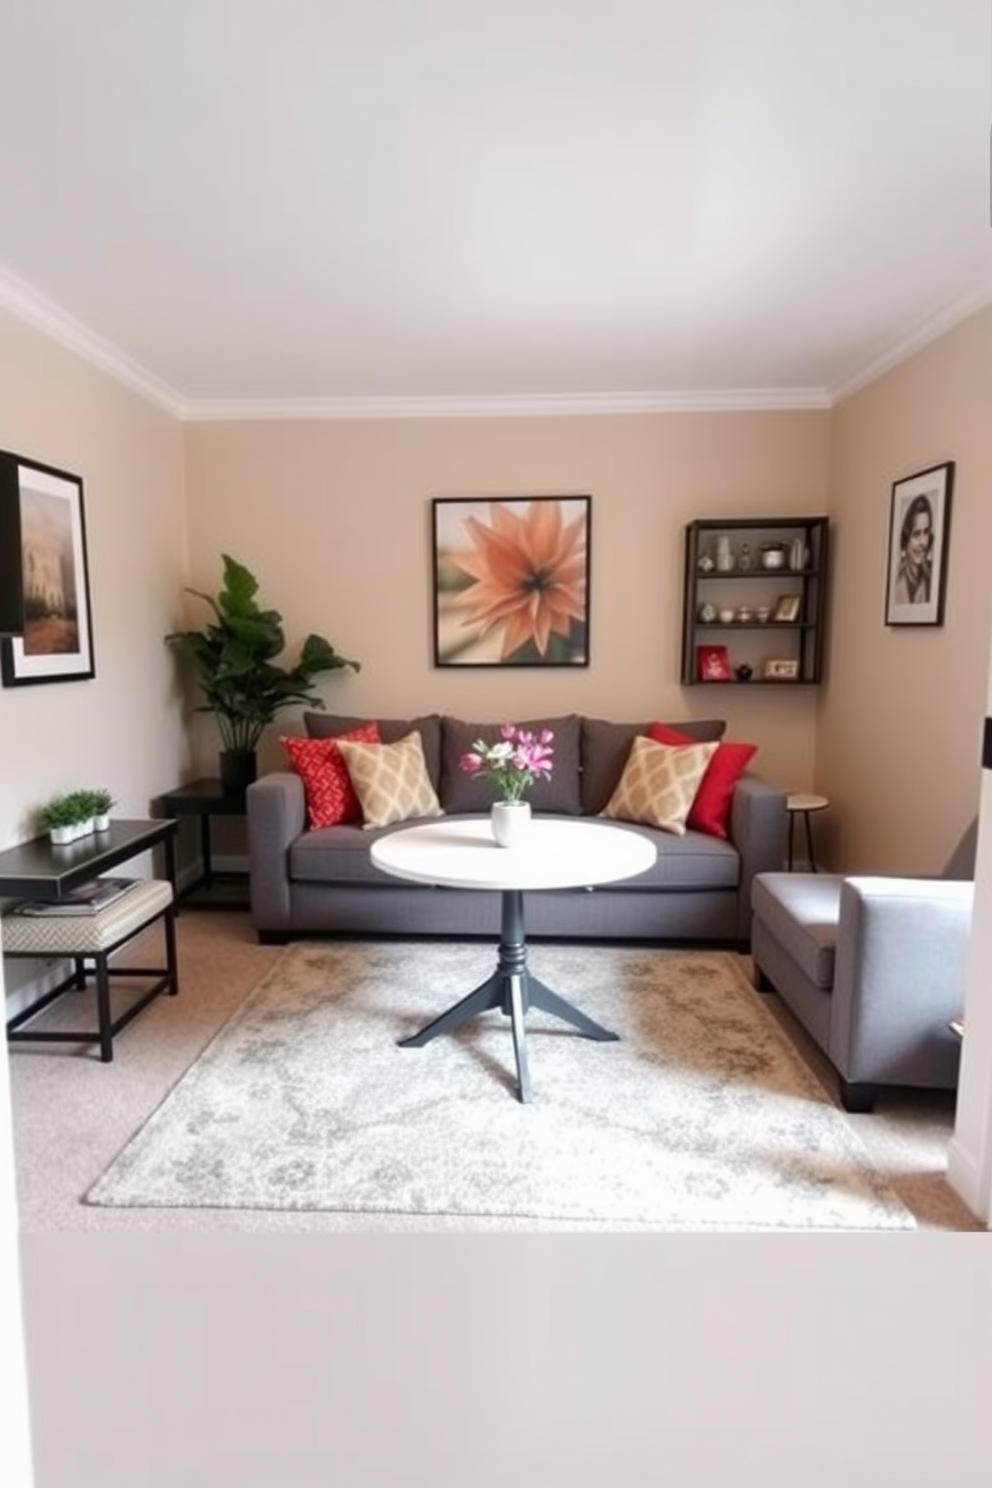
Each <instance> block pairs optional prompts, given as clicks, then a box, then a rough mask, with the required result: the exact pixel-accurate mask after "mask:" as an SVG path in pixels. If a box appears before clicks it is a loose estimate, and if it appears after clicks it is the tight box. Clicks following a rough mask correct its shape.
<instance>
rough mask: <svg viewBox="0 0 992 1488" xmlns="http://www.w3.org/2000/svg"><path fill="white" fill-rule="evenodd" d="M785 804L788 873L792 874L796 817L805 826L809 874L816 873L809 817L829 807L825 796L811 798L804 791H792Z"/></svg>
mask: <svg viewBox="0 0 992 1488" xmlns="http://www.w3.org/2000/svg"><path fill="white" fill-rule="evenodd" d="M785 804H786V808H787V810H788V812H789V872H790V873H791V872H792V863H793V853H792V844H793V837H794V835H795V825H796V817H797V816H801V817H802V819H803V821H804V823H805V825H806V853H807V855H808V857H809V866H810V872H811V873H816V872H818V871H819V870H818V869H817V866H816V858H815V857H814V856H813V828H812V824H811V822H810V817H811V816H812V814H813V812H814V811H825V810H826V808H827V807H828V806H829V805H830V802H829V801H828V800H827V798H826V796H811V795H808V794H806V793H805V792H804V791H793V792H792V793H791V794H790V795H789V796H787V797H786V801H785Z"/></svg>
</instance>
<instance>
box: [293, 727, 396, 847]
mask: <svg viewBox="0 0 992 1488" xmlns="http://www.w3.org/2000/svg"><path fill="white" fill-rule="evenodd" d="M343 737H344V738H347V739H353V740H355V741H356V742H357V743H360V744H378V743H379V730H378V729H377V728H376V726H375V724H374V723H366V724H363V725H362V726H361V727H360V728H356V729H349V731H348V733H347V734H345V735H343ZM279 742H280V744H281V745H282V746H283V748H284V749H285V751H286V753H287V755H288V756H289V762H290V764H291V765H292V766H293V769H294V770H295V771H296V773H297V775H299V777H300V779H301V780H302V781H303V791H304V795H305V796H306V803H307V822H308V824H309V826H310V828H311V830H316V829H317V828H319V827H333V826H335V825H336V823H338V822H345V821H361V819H362V804H361V802H360V801H359V799H358V797H357V796H356V795H355V787H354V786H353V785H352V783H351V776H350V775H349V774H348V767H347V765H346V764H345V762H344V760H343V759H342V757H341V750H340V748H339V747H338V741H337V739H300V738H297V737H296V736H294V735H289V734H282V735H280V739H279Z"/></svg>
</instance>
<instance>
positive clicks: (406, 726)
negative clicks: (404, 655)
mask: <svg viewBox="0 0 992 1488" xmlns="http://www.w3.org/2000/svg"><path fill="white" fill-rule="evenodd" d="M368 723H374V724H375V725H376V727H377V728H378V730H379V738H380V739H381V740H382V742H383V744H395V743H396V741H397V740H398V739H404V738H406V736H407V734H412V733H414V732H416V733H418V734H419V735H420V743H421V747H422V748H423V751H424V763H425V764H426V766H427V774H428V776H429V778H430V782H431V785H432V786H433V787H434V789H435V791H436V790H437V788H438V783H439V781H440V778H441V717H440V714H438V713H425V714H423V715H422V716H421V717H419V718H375V719H369V718H350V717H348V716H347V715H346V714H344V713H317V712H306V713H304V715H303V725H304V727H305V728H306V731H307V733H308V734H309V735H310V737H311V739H334V738H337V736H338V735H339V734H346V733H348V732H349V731H350V730H351V729H355V728H359V727H360V726H361V725H362V724H368Z"/></svg>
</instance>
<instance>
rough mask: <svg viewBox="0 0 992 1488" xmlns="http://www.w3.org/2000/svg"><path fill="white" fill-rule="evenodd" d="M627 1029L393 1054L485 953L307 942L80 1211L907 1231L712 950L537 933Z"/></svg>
mask: <svg viewBox="0 0 992 1488" xmlns="http://www.w3.org/2000/svg"><path fill="white" fill-rule="evenodd" d="M529 956H530V965H531V969H532V971H533V972H534V974H535V975H536V976H538V977H540V978H541V979H542V980H543V981H544V982H546V983H547V984H548V985H549V986H551V987H552V988H553V989H554V990H555V991H557V992H559V993H561V995H562V996H564V997H566V998H568V999H569V1000H570V1001H573V1002H575V1003H576V1004H577V1005H578V1006H579V1007H580V1008H581V1009H582V1010H583V1011H584V1012H586V1013H588V1014H589V1015H590V1016H591V1017H592V1018H595V1019H596V1020H598V1021H599V1022H602V1023H603V1024H605V1025H606V1026H607V1027H609V1028H611V1029H613V1030H614V1031H616V1032H617V1033H619V1034H620V1042H618V1043H605V1044H604V1043H594V1042H591V1041H590V1040H588V1039H584V1038H582V1037H581V1036H579V1035H578V1034H577V1033H576V1032H574V1031H573V1030H572V1029H570V1028H569V1027H568V1026H567V1025H565V1024H563V1023H561V1022H559V1021H558V1020H557V1019H555V1018H553V1017H550V1016H549V1015H548V1014H545V1013H540V1012H531V1013H529V1014H528V1018H527V1029H528V1036H527V1043H528V1052H529V1057H530V1068H531V1078H532V1082H533V1087H534V1099H533V1102H532V1103H530V1104H528V1105H522V1104H521V1103H520V1102H519V1101H518V1100H517V1099H516V1096H515V1090H516V1075H515V1065H514V1060H513V1044H512V1038H511V1034H510V1028H509V1020H508V1019H506V1018H504V1016H503V1015H502V1014H501V1013H500V1012H499V1011H493V1012H488V1013H485V1014H484V1015H482V1017H480V1018H476V1019H475V1020H474V1021H473V1022H471V1023H469V1024H466V1025H465V1026H463V1028H461V1029H460V1030H459V1031H458V1032H457V1033H456V1034H454V1035H448V1036H443V1037H441V1038H438V1039H435V1040H434V1041H433V1042H432V1043H430V1044H428V1045H426V1046H425V1047H424V1048H421V1049H400V1048H398V1047H397V1040H398V1039H401V1038H404V1037H406V1036H408V1035H409V1034H411V1033H414V1032H416V1031H417V1029H419V1028H420V1027H422V1026H423V1025H424V1024H425V1023H427V1022H429V1021H430V1020H431V1019H432V1018H433V1017H435V1016H436V1015H437V1014H438V1013H439V1012H441V1011H443V1010H444V1009H445V1008H447V1007H448V1006H449V1005H450V1004H451V1003H453V1002H456V1001H457V1000H458V999H459V998H460V997H461V996H463V995H464V994H465V993H466V992H468V991H470V990H471V989H472V988H473V987H474V986H476V985H477V984H478V983H479V982H481V981H482V980H484V978H485V977H486V976H488V974H489V973H490V971H491V970H492V969H493V968H494V966H495V948H494V947H489V946H487V945H485V944H481V943H471V944H449V943H438V942H422V943H416V944H398V943H380V944H365V943H362V944H356V943H352V942H349V943H344V944H334V945H294V946H290V947H288V948H287V950H286V952H285V954H284V955H283V956H282V957H281V958H280V960H279V962H278V964H277V965H276V967H275V968H274V969H273V970H272V971H271V972H270V973H269V975H268V976H267V977H266V978H265V980H264V981H263V982H262V983H261V984H260V985H259V986H258V987H257V988H256V989H255V991H254V992H253V993H252V994H251V995H250V996H249V997H248V998H247V999H246V1001H245V1003H244V1004H243V1006H242V1007H241V1008H240V1009H239V1011H238V1012H237V1013H236V1014H235V1015H234V1016H233V1017H232V1018H231V1019H230V1021H229V1022H228V1023H227V1024H226V1026H225V1027H224V1028H222V1029H221V1030H220V1032H219V1033H218V1034H217V1035H216V1037H215V1038H214V1040H213V1041H212V1043H211V1044H210V1045H209V1046H208V1047H207V1049H206V1050H205V1051H204V1053H203V1054H202V1055H201V1056H200V1058H199V1059H197V1060H196V1062H195V1063H194V1064H193V1065H192V1066H191V1067H190V1069H189V1070H188V1072H187V1073H186V1075H184V1077H183V1078H182V1080H181V1081H180V1082H179V1084H178V1085H177V1086H176V1087H175V1088H174V1090H173V1091H172V1092H171V1093H170V1094H169V1095H168V1096H167V1098H166V1099H165V1101H164V1102H163V1103H162V1105H161V1106H160V1107H159V1108H158V1110H157V1111H156V1112H155V1113H154V1114H153V1115H152V1116H151V1118H150V1119H149V1120H148V1122H147V1123H146V1124H145V1126H144V1127H143V1128H142V1130H141V1131H140V1132H139V1133H138V1134H137V1136H136V1137H135V1138H134V1139H133V1140H132V1141H131V1142H130V1144H129V1145H128V1146H127V1147H126V1148H125V1149H124V1151H123V1152H122V1153H121V1154H120V1155H119V1157H118V1158H117V1159H116V1160H115V1161H114V1163H113V1164H112V1165H111V1167H110V1168H109V1169H108V1171H107V1172H106V1173H105V1174H104V1176H103V1177H102V1178H101V1179H100V1180H99V1181H98V1182H97V1183H96V1184H95V1185H94V1187H93V1188H92V1189H91V1190H90V1192H89V1193H88V1194H87V1196H86V1198H87V1202H89V1203H91V1204H104V1205H117V1206H166V1207H176V1208H185V1207H197V1208H200V1207H207V1208H224V1209H229V1208H255V1209H259V1208H261V1209H295V1210H339V1211H348V1212H356V1211H366V1212H368V1211H374V1212H378V1213H397V1214H425V1215H426V1214H443V1215H465V1216H469V1215H473V1216H476V1215H488V1216H503V1217H513V1218H531V1219H534V1220H542V1221H550V1222H556V1221H557V1222H573V1223H574V1222H582V1223H588V1222H594V1223H596V1224H598V1225H602V1226H605V1227H609V1226H610V1225H622V1224H624V1223H632V1224H647V1225H651V1226H656V1227H658V1228H659V1229H698V1230H704V1229H764V1228H775V1229H821V1230H822V1229H912V1228H913V1227H914V1220H913V1218H912V1215H911V1214H910V1213H909V1211H908V1210H907V1209H906V1208H905V1207H904V1205H903V1204H902V1203H901V1202H900V1200H899V1199H898V1198H897V1196H896V1195H895V1194H894V1193H893V1192H892V1190H891V1189H890V1188H889V1187H888V1186H887V1185H886V1183H885V1182H884V1181H883V1180H882V1178H881V1177H880V1176H879V1175H878V1174H877V1173H876V1172H875V1171H874V1170H873V1169H872V1167H871V1165H870V1162H869V1160H868V1157H867V1153H866V1151H865V1149H864V1147H863V1146H862V1144H861V1142H860V1140H859V1138H858V1137H857V1135H856V1133H855V1132H854V1131H853V1130H852V1128H851V1127H850V1126H849V1125H848V1123H847V1122H846V1121H845V1119H844V1117H843V1115H842V1113H841V1112H840V1110H839V1109H838V1108H837V1107H835V1106H834V1105H833V1104H832V1103H831V1101H830V1098H829V1096H828V1094H827V1092H826V1091H825V1090H824V1088H823V1086H822V1085H821V1084H820V1082H819V1081H818V1080H817V1079H816V1078H815V1077H814V1076H813V1075H812V1073H811V1072H810V1071H809V1069H808V1068H807V1066H806V1065H805V1064H804V1063H803V1061H802V1060H801V1058H800V1057H799V1055H798V1054H797V1053H796V1052H795V1050H794V1049H793V1048H792V1046H791V1045H790V1044H789V1043H788V1041H787V1039H786V1037H785V1035H784V1034H783V1033H782V1032H781V1030H780V1029H779V1028H778V1026H777V1025H776V1023H775V1020H774V1019H773V1017H772V1016H771V1014H770V1013H769V1012H768V1011H767V1010H766V1009H765V1008H764V1007H763V1006H762V1003H761V998H760V996H759V994H758V993H757V992H755V991H754V990H753V988H752V987H751V986H750V983H749V981H748V979H747V977H746V976H745V974H744V971H743V970H742V968H741V965H740V963H739V962H738V960H737V958H736V957H734V956H732V955H729V954H725V953H719V952H675V951H660V950H653V949H635V948H630V947H622V948H612V947H610V948H603V947H590V946H563V945H548V944H542V943H539V944H536V945H534V946H532V947H530V948H529Z"/></svg>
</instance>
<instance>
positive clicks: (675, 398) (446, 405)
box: [183, 388, 830, 423]
mask: <svg viewBox="0 0 992 1488" xmlns="http://www.w3.org/2000/svg"><path fill="white" fill-rule="evenodd" d="M829 406H830V404H829V399H828V396H827V393H826V391H825V390H824V389H822V388H758V389H753V390H739V389H727V390H718V391H715V392H708V391H698V392H677V393H664V392H646V393H534V394H520V395H498V396H492V397H430V398H413V397H411V398H297V399H291V398H287V399H251V398H204V399H199V400H197V401H195V402H191V403H188V404H187V405H186V408H185V411H184V415H183V416H184V417H185V418H186V419H188V420H190V421H206V422H212V423H223V422H227V421H232V422H233V421H237V420H244V419H250V420H252V421H254V422H262V421H265V420H271V419H282V420H293V419H376V418H379V419H405V418H410V419H426V418H552V417H554V418H569V417H589V416H591V415H595V414H645V413H703V412H707V413H709V412H717V411H722V412H727V411H737V412H753V411H754V410H756V409H768V410H772V409H774V410H782V409H788V410H794V409H806V408H828V407H829Z"/></svg>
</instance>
